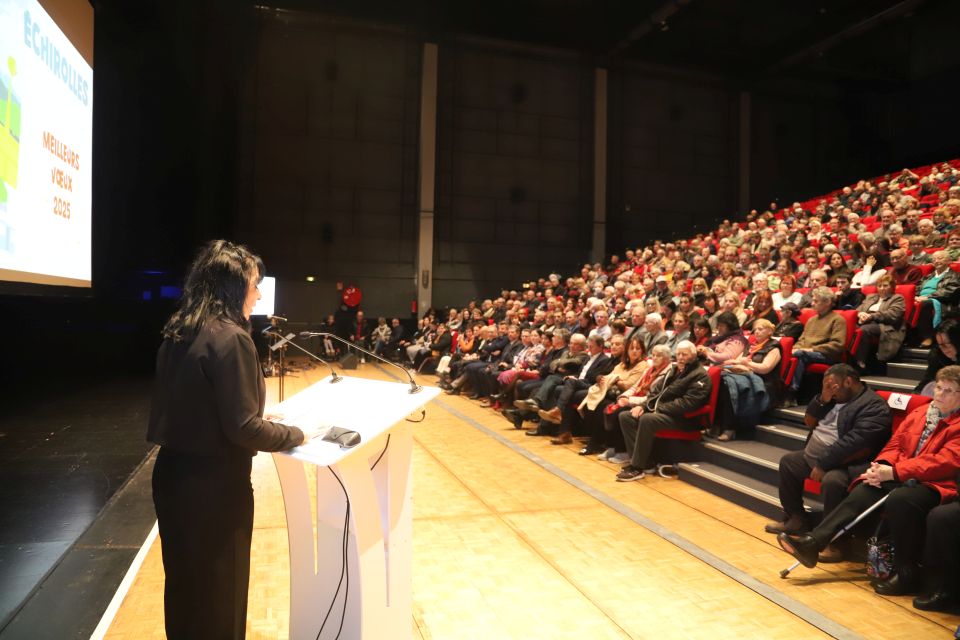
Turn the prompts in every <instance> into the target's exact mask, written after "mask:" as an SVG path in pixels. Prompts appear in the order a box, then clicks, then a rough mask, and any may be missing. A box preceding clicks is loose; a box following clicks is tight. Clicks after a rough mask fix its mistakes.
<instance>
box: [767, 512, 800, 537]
mask: <svg viewBox="0 0 960 640" xmlns="http://www.w3.org/2000/svg"><path fill="white" fill-rule="evenodd" d="M763 530H764V531H766V532H767V533H789V534H792V535H796V534H798V533H803V532H804V531H806V530H807V521H806V519H805V518H804V517H803V516H797V515H794V516H790V517H788V518H787V519H786V520H784V521H783V522H770V523H768V524H767V526H765V527H764V528H763Z"/></svg>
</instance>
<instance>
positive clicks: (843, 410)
mask: <svg viewBox="0 0 960 640" xmlns="http://www.w3.org/2000/svg"><path fill="white" fill-rule="evenodd" d="M804 421H805V422H806V424H807V426H808V427H810V429H811V432H810V435H809V436H808V437H807V444H806V446H805V447H804V449H803V450H802V451H792V452H790V453H788V454H786V455H784V456H783V457H782V458H781V459H780V504H781V506H782V507H783V511H784V514H785V517H784V520H783V521H782V522H771V523H770V524H768V525H767V526H766V527H765V530H766V531H767V533H783V532H786V533H800V532H804V531H807V530H808V529H809V526H808V523H807V519H806V516H805V514H804V509H803V483H804V480H806V479H807V478H810V479H812V480H815V481H817V482H819V483H820V486H821V489H820V495H821V496H822V497H823V513H824V515H826V514H828V513H830V511H831V510H833V508H834V507H836V506H837V505H838V504H840V502H842V501H843V499H844V497H846V495H847V487H848V486H850V482H851V481H853V479H854V478H856V477H857V476H859V475H860V474H861V473H863V471H864V470H865V469H866V468H867V467H868V466H869V464H870V461H871V460H873V458H874V457H875V456H876V455H877V453H879V451H880V449H882V448H883V445H884V444H886V442H887V441H888V440H889V439H890V428H891V425H892V423H893V418H892V416H891V414H890V408H889V407H888V406H887V403H886V402H884V400H883V398H881V397H880V396H878V395H877V394H876V393H875V392H874V391H872V390H871V389H868V388H867V387H866V385H864V384H863V383H862V382H861V381H860V374H859V373H857V370H856V369H854V368H853V367H851V366H850V365H847V364H835V365H833V366H832V367H830V368H829V369H827V372H826V373H825V374H824V375H823V387H822V390H821V392H820V394H819V395H817V396H815V397H814V398H813V399H812V400H811V401H810V404H808V405H807V414H806V416H804ZM841 559H842V554H841V553H840V551H839V550H838V549H836V548H834V547H827V548H826V549H825V550H824V551H822V552H821V557H820V562H837V561H839V560H841Z"/></svg>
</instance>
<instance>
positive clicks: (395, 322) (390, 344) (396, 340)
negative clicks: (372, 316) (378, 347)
mask: <svg viewBox="0 0 960 640" xmlns="http://www.w3.org/2000/svg"><path fill="white" fill-rule="evenodd" d="M403 337H404V329H403V325H402V324H400V318H393V319H392V320H390V339H389V340H387V344H386V346H385V347H384V353H385V355H386V357H387V358H389V359H391V360H396V359H397V357H398V356H399V354H400V346H401V343H402V342H403Z"/></svg>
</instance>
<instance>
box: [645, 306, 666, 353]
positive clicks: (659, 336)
mask: <svg viewBox="0 0 960 640" xmlns="http://www.w3.org/2000/svg"><path fill="white" fill-rule="evenodd" d="M643 328H644V331H646V335H645V336H642V339H643V350H644V352H646V353H650V350H651V349H653V348H654V347H655V346H657V345H658V344H666V343H667V340H669V339H670V336H668V335H667V332H666V331H664V330H663V318H662V317H661V316H660V314H659V313H648V314H647V319H646V320H645V321H644V324H643Z"/></svg>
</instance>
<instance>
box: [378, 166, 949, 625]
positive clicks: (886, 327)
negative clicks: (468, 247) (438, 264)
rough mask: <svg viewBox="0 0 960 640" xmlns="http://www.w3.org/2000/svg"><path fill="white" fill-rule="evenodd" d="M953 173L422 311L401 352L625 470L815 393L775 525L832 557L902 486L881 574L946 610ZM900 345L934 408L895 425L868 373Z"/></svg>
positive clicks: (638, 473)
mask: <svg viewBox="0 0 960 640" xmlns="http://www.w3.org/2000/svg"><path fill="white" fill-rule="evenodd" d="M958 167H960V161H954V162H951V163H943V164H939V165H934V166H930V167H924V168H922V169H917V170H914V171H904V172H901V173H900V174H898V175H897V176H895V177H893V178H889V179H884V180H876V181H866V180H864V181H860V182H858V183H857V184H855V185H851V186H848V187H844V188H843V189H841V190H838V191H836V192H834V193H831V194H828V195H827V196H825V197H822V198H818V199H814V200H811V201H808V202H805V203H799V202H797V203H793V205H791V206H789V207H785V208H779V207H776V206H774V205H771V207H770V208H769V209H768V210H765V211H762V212H761V211H751V212H750V213H749V214H748V215H747V216H746V217H745V219H743V220H742V221H737V222H731V221H729V220H724V221H723V222H722V223H721V224H720V225H719V226H718V227H717V228H716V229H714V230H712V231H710V232H706V233H699V234H697V235H695V236H694V237H692V238H687V239H680V240H676V241H672V242H664V241H654V242H653V243H652V244H650V245H649V246H646V247H641V248H637V249H633V250H627V251H626V252H625V253H624V254H623V256H622V257H621V256H619V255H614V256H611V257H610V259H609V260H608V261H607V264H605V265H602V264H594V265H589V264H588V265H583V266H582V267H581V268H580V270H579V272H578V273H575V274H573V275H571V276H570V277H561V276H560V275H557V274H552V275H550V276H548V277H545V278H540V279H539V280H537V281H535V282H528V283H524V285H523V288H522V289H521V290H519V291H507V290H505V291H502V292H501V294H500V295H499V296H497V297H492V298H490V299H486V300H474V301H469V302H467V304H466V306H465V307H464V309H462V310H461V311H455V310H454V311H451V312H449V314H444V317H445V318H446V319H445V320H443V319H438V317H439V316H438V315H437V314H428V316H427V317H426V318H425V319H424V320H422V321H421V324H420V326H419V327H418V331H417V332H416V333H415V334H414V335H413V336H409V337H407V338H404V339H402V340H400V341H399V342H398V346H399V349H398V351H399V352H400V354H401V357H404V356H405V357H406V358H408V360H409V363H410V364H411V366H413V367H414V368H419V369H420V371H422V372H424V371H431V370H432V369H433V368H434V367H436V371H437V374H438V375H439V376H440V378H439V379H440V385H441V386H442V387H443V388H444V389H446V391H447V393H449V394H461V393H469V397H470V398H472V399H476V400H479V401H481V402H482V403H483V404H484V406H489V407H491V408H493V409H495V410H497V411H499V412H500V413H501V414H502V415H503V417H504V418H506V419H507V420H508V421H509V422H510V423H511V424H512V425H513V426H514V427H515V428H517V429H523V428H524V423H526V422H529V423H530V425H529V426H528V427H526V433H527V435H530V436H547V437H550V438H551V442H552V443H554V444H558V445H566V444H570V443H572V442H573V436H574V435H582V436H584V437H589V440H587V441H586V442H585V443H584V444H583V446H582V448H580V451H579V452H580V454H581V455H597V457H598V458H600V459H601V460H607V461H610V462H613V463H614V464H615V465H617V468H616V474H615V479H616V480H618V481H632V480H638V479H642V478H644V477H645V476H646V475H648V474H649V473H650V471H651V470H652V469H655V468H656V465H655V463H656V462H657V461H656V460H655V459H654V457H653V456H654V447H653V443H654V439H655V438H656V437H658V436H659V435H661V434H664V433H666V432H680V433H685V432H686V433H696V432H699V431H700V430H701V429H703V430H704V434H705V435H707V436H709V437H716V438H719V439H721V440H731V439H734V438H742V437H747V436H749V430H750V428H751V427H752V425H755V424H756V423H757V421H758V420H759V419H760V417H761V416H762V415H764V414H765V413H766V412H768V411H770V410H771V409H773V408H776V407H781V406H790V405H795V404H797V403H798V402H800V401H804V400H806V401H807V402H806V404H807V408H806V423H807V425H808V427H809V428H810V430H811V434H810V437H809V439H808V442H807V444H806V446H805V448H804V449H803V450H802V451H798V452H796V453H791V454H788V455H787V456H784V459H783V460H782V461H781V464H780V477H781V486H780V497H781V502H782V506H783V509H784V514H785V515H784V518H783V520H782V521H779V522H775V523H771V524H770V525H768V527H767V530H768V531H770V532H772V533H777V534H779V536H780V543H781V545H782V546H783V548H784V549H786V550H787V551H788V552H790V553H793V554H794V555H796V556H797V558H798V559H800V561H801V562H803V563H804V564H807V565H811V564H815V563H816V562H818V561H821V562H823V561H834V560H838V559H841V558H842V557H843V549H842V548H838V547H835V546H833V545H831V544H830V538H831V536H832V535H833V533H834V532H835V531H837V530H838V529H839V528H840V527H842V526H843V525H844V524H845V523H846V522H847V521H849V520H850V519H851V517H852V516H851V514H854V515H855V513H854V512H856V511H857V510H862V508H864V506H865V505H869V504H871V503H872V502H871V501H875V500H876V499H878V497H880V496H884V495H890V496H891V497H890V499H889V500H888V501H887V503H886V506H885V511H886V512H887V514H888V518H889V520H890V522H891V525H890V526H891V528H892V529H894V532H893V537H894V538H895V539H896V540H897V543H898V545H910V551H907V552H905V553H903V554H900V555H898V561H897V562H898V565H897V572H896V573H895V574H894V575H893V577H892V578H890V579H888V580H884V581H878V582H877V584H876V585H875V588H876V589H877V591H878V592H879V593H885V594H892V593H907V592H924V593H925V595H921V597H920V598H918V599H917V603H916V604H917V606H918V607H919V608H943V607H944V606H946V605H947V604H952V603H953V602H954V601H955V600H956V599H957V598H958V597H960V591H958V590H960V584H954V578H953V577H952V576H953V575H954V574H955V570H954V573H948V572H941V574H942V575H940V574H938V575H937V576H932V577H930V580H931V582H930V583H925V582H923V581H922V580H921V573H922V571H921V569H920V567H924V566H925V563H924V562H923V553H924V548H925V547H924V542H923V533H922V532H923V526H922V525H923V520H924V518H929V519H930V521H931V523H932V524H931V525H930V526H928V527H927V538H928V541H927V543H926V545H927V548H928V549H929V548H932V547H934V546H937V545H939V547H938V548H942V547H943V546H944V545H947V544H949V543H950V542H951V541H953V544H955V543H956V540H955V538H957V537H958V536H957V534H956V530H955V528H954V529H950V528H949V527H951V526H953V525H954V524H955V523H956V522H958V521H960V509H956V508H951V509H947V508H946V507H948V506H949V507H955V506H956V505H955V504H949V503H952V501H953V500H954V499H955V498H956V485H955V483H954V478H955V476H956V474H957V472H958V471H960V453H956V454H955V453H954V451H955V449H956V451H958V452H960V440H957V441H956V442H954V437H955V429H954V424H955V421H956V420H960V413H955V412H957V411H958V409H960V398H958V397H957V396H958V395H960V368H957V367H956V365H958V364H960V355H958V349H960V323H958V321H957V320H956V319H954V317H955V316H958V315H960V264H957V263H956V261H958V260H960V230H957V231H954V224H960V170H958ZM444 325H445V327H446V328H445V329H444V328H443V326H444ZM385 339H386V334H385V332H383V330H381V335H380V336H379V343H384V342H385ZM905 344H906V345H912V346H920V347H923V348H930V355H929V360H928V366H927V369H926V372H925V374H924V376H923V379H922V380H921V381H920V383H919V384H918V385H917V389H916V390H915V392H916V393H918V394H925V395H927V396H931V397H932V398H933V402H932V403H931V404H929V405H924V406H921V407H919V408H918V409H916V410H914V411H913V412H912V413H911V414H910V415H909V416H908V417H907V419H906V421H905V422H904V427H902V428H901V429H900V430H898V431H897V432H896V433H893V430H892V427H891V413H890V410H889V408H888V406H887V403H886V402H885V401H884V400H883V399H881V398H880V397H879V396H878V395H877V394H876V393H875V392H873V391H872V390H870V389H869V388H868V387H867V386H866V385H865V384H864V383H863V382H862V381H861V376H862V375H864V374H865V373H882V372H884V371H885V365H886V363H888V362H891V361H894V360H895V359H896V358H897V356H898V354H899V352H900V351H901V349H902V347H903V346H904V345H905ZM708 370H709V371H708ZM714 372H718V373H719V375H716V376H715V375H713V374H714ZM821 375H822V376H823V377H822V379H820V378H819V377H818V376H821ZM717 381H719V382H717ZM717 384H719V386H720V389H721V390H722V391H723V392H722V393H719V394H718V393H715V392H716V391H717V389H715V388H714V386H715V385H717ZM810 396H812V397H810ZM708 405H709V406H710V407H711V412H710V414H709V415H710V416H711V417H712V421H711V422H710V423H709V424H705V423H704V419H703V415H704V414H703V409H704V408H705V407H707V406H708ZM956 432H957V433H958V434H960V428H958V429H957V430H956ZM891 434H893V435H891ZM807 479H811V480H815V481H818V482H820V483H821V486H822V496H823V501H824V512H825V518H824V521H823V524H821V525H819V526H818V527H816V528H814V529H812V530H810V529H809V523H808V522H807V521H806V518H805V515H804V513H805V512H804V510H803V502H802V493H803V487H804V481H805V480H807ZM911 479H912V480H915V481H916V484H914V483H913V482H909V483H908V481H909V480H911ZM851 483H855V484H857V488H856V489H855V490H854V491H853V492H850V493H848V491H847V487H848V485H849V484H851ZM938 505H940V506H938ZM907 521H909V522H907ZM934 525H935V526H934ZM938 536H939V537H938ZM954 556H956V560H955V561H954V562H955V564H956V563H960V553H955V554H954ZM954 556H951V557H954ZM957 568H960V567H957ZM924 570H926V569H924ZM930 585H932V586H930Z"/></svg>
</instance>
